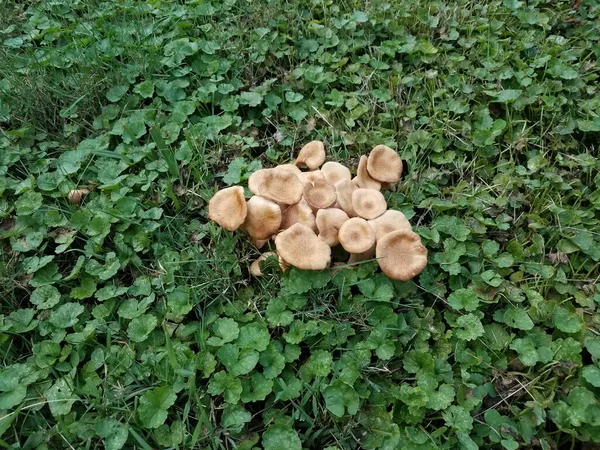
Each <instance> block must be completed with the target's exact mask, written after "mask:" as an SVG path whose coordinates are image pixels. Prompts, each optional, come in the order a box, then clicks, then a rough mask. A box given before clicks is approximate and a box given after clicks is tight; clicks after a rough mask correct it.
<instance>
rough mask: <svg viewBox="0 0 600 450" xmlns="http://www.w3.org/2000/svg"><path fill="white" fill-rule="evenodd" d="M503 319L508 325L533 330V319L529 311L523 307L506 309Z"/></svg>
mask: <svg viewBox="0 0 600 450" xmlns="http://www.w3.org/2000/svg"><path fill="white" fill-rule="evenodd" d="M503 321H504V323H505V324H506V325H508V326H510V327H513V328H517V329H519V330H525V331H527V330H531V329H532V328H533V321H532V320H531V317H529V314H528V313H527V311H525V310H524V309H521V308H507V309H506V310H505V311H504V317H503Z"/></svg>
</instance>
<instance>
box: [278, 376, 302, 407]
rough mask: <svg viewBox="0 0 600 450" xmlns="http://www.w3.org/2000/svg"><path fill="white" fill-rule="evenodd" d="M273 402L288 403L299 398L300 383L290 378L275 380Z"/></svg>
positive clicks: (294, 378) (296, 379)
mask: <svg viewBox="0 0 600 450" xmlns="http://www.w3.org/2000/svg"><path fill="white" fill-rule="evenodd" d="M273 391H275V400H277V401H284V402H287V401H290V400H293V399H295V398H298V397H299V396H300V392H302V381H300V380H299V379H298V378H296V377H294V376H292V377H288V378H277V379H276V380H275V383H274V387H273Z"/></svg>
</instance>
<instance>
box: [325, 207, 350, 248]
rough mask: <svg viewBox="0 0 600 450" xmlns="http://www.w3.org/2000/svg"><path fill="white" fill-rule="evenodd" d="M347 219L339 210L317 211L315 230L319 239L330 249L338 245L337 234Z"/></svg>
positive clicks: (346, 215)
mask: <svg viewBox="0 0 600 450" xmlns="http://www.w3.org/2000/svg"><path fill="white" fill-rule="evenodd" d="M348 219H349V217H348V214H346V213H345V212H344V211H342V210H341V209H337V208H327V209H320V210H318V211H317V228H318V230H319V237H320V238H321V239H322V240H323V241H325V243H326V244H327V245H329V246H330V247H334V246H336V245H338V244H339V243H340V240H339V239H338V233H339V231H340V227H341V226H342V224H343V223H344V222H346V221H347V220H348Z"/></svg>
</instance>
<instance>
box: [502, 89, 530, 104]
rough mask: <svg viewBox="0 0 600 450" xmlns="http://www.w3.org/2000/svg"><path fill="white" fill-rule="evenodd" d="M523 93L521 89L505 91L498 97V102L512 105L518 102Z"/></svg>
mask: <svg viewBox="0 0 600 450" xmlns="http://www.w3.org/2000/svg"><path fill="white" fill-rule="evenodd" d="M522 93H523V91H521V90H520V89H505V90H503V91H500V93H498V95H496V101H497V102H499V103H510V102H514V101H515V100H517V99H518V98H519V97H520V96H521V94H522Z"/></svg>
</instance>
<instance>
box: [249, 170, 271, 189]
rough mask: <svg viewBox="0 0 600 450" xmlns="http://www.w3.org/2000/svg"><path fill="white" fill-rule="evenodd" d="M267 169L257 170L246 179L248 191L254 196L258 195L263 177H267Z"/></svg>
mask: <svg viewBox="0 0 600 450" xmlns="http://www.w3.org/2000/svg"><path fill="white" fill-rule="evenodd" d="M268 170H269V169H259V170H257V171H256V172H252V173H251V174H250V177H248V189H249V190H250V192H252V193H253V194H254V195H260V190H259V189H260V185H261V184H262V182H263V180H264V179H265V176H266V175H267V173H269V172H268Z"/></svg>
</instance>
